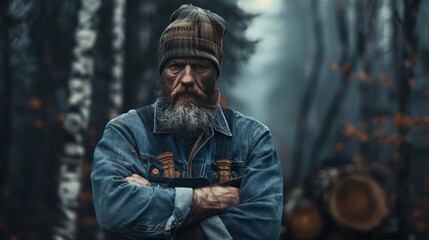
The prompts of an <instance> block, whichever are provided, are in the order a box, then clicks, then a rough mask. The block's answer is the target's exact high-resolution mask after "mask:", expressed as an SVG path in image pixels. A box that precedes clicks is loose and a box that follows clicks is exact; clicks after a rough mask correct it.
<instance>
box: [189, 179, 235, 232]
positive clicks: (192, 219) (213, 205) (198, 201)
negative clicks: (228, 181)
mask: <svg viewBox="0 0 429 240" xmlns="http://www.w3.org/2000/svg"><path fill="white" fill-rule="evenodd" d="M239 203H240V190H239V189H238V188H235V187H221V186H211V187H203V188H197V189H194V192H193V195H192V207H191V211H190V212H189V215H188V217H187V219H186V221H185V222H184V223H183V226H189V225H192V224H195V223H198V222H200V221H201V220H203V219H205V218H207V217H209V216H211V215H214V214H217V213H221V212H224V211H225V210H227V209H228V208H232V207H234V206H236V205H237V204H239Z"/></svg>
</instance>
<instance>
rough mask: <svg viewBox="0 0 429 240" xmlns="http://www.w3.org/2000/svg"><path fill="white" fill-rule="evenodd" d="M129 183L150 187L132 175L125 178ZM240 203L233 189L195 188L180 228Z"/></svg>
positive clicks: (143, 180) (238, 193)
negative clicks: (187, 212) (189, 209)
mask: <svg viewBox="0 0 429 240" xmlns="http://www.w3.org/2000/svg"><path fill="white" fill-rule="evenodd" d="M125 179H126V180H127V181H128V182H129V183H131V184H136V185H139V186H147V187H151V186H152V185H151V184H150V182H149V181H148V180H146V179H145V178H143V177H142V176H139V175H137V174H133V175H131V176H129V177H126V178H125ZM239 203H240V189H238V188H235V187H222V186H210V187H203V188H196V189H194V190H193V194H192V206H191V211H190V212H189V214H188V217H187V219H186V221H185V222H184V223H183V225H182V226H184V227H187V226H191V225H193V224H198V223H199V222H200V221H201V220H203V219H205V218H207V217H209V216H211V215H214V214H217V213H221V212H224V211H225V210H227V209H228V208H232V207H234V206H236V205H238V204H239Z"/></svg>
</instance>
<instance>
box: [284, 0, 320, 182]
mask: <svg viewBox="0 0 429 240" xmlns="http://www.w3.org/2000/svg"><path fill="white" fill-rule="evenodd" d="M318 4H319V1H318V0H313V1H312V3H311V10H312V16H313V27H314V28H313V31H314V42H315V54H314V58H313V63H312V70H311V73H310V75H309V76H308V80H307V82H308V84H307V88H306V90H305V92H304V94H303V95H302V100H301V103H302V104H300V110H299V113H298V118H297V119H296V122H297V129H296V134H295V141H294V148H293V158H292V159H293V165H292V168H293V170H292V171H291V174H292V176H291V178H290V179H291V180H292V181H294V182H293V183H292V184H293V185H296V184H297V183H298V182H299V181H300V180H301V177H302V174H301V172H302V166H303V164H302V162H303V160H304V159H303V158H302V153H303V152H304V144H305V140H306V137H307V135H308V129H307V120H308V119H307V118H308V113H309V112H310V109H311V103H312V102H313V97H314V95H315V92H316V89H317V86H318V80H319V78H320V72H321V69H322V61H323V55H324V46H323V45H324V41H323V31H322V29H323V27H322V20H321V18H320V13H319V5H318Z"/></svg>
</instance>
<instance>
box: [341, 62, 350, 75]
mask: <svg viewBox="0 0 429 240" xmlns="http://www.w3.org/2000/svg"><path fill="white" fill-rule="evenodd" d="M349 70H350V63H344V64H343V65H342V66H341V69H340V73H341V75H344V74H345V73H346V72H348V71H349Z"/></svg>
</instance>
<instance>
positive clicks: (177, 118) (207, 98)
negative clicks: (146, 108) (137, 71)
mask: <svg viewBox="0 0 429 240" xmlns="http://www.w3.org/2000/svg"><path fill="white" fill-rule="evenodd" d="M158 106H159V110H160V114H159V117H160V118H159V119H158V121H159V122H160V123H161V124H162V126H164V127H165V128H166V129H167V130H168V131H169V132H171V133H172V134H175V135H179V136H184V137H188V138H193V137H197V136H198V135H199V134H201V133H204V132H208V130H209V129H210V128H211V127H213V125H214V122H215V113H216V110H217V93H216V88H215V86H214V85H213V86H210V87H209V88H208V90H207V91H206V92H202V91H200V90H198V89H195V88H194V87H193V86H191V87H185V86H183V85H180V86H178V87H177V88H176V89H175V90H173V91H172V92H170V91H169V90H168V89H167V86H166V80H165V79H161V88H160V93H159V96H158Z"/></svg>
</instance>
